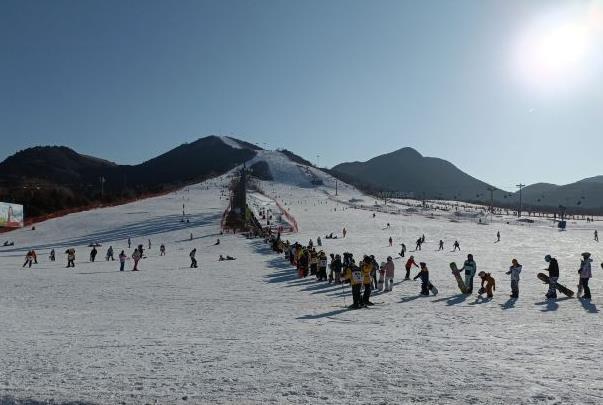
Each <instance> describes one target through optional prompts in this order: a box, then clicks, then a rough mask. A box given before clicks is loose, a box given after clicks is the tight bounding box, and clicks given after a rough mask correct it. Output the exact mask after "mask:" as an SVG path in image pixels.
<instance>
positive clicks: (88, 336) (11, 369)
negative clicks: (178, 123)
mask: <svg viewBox="0 0 603 405" xmlns="http://www.w3.org/2000/svg"><path fill="white" fill-rule="evenodd" d="M266 156H268V155H266ZM274 160H275V161H274V162H272V164H271V166H275V167H279V168H280V169H279V170H281V171H280V172H279V171H278V170H275V171H273V173H275V172H276V173H281V174H279V176H281V175H282V176H284V174H285V173H286V171H287V170H290V171H293V170H292V169H287V167H286V164H285V163H284V162H283V161H281V160H280V157H279V158H278V159H274ZM289 166H291V165H289ZM296 169H297V168H296ZM300 173H301V172H300ZM295 175H296V176H297V172H296V174H295ZM291 179H292V180H291ZM290 180H291V181H288V182H284V184H283V183H277V182H263V183H262V188H263V190H264V191H265V192H266V193H268V194H269V195H270V196H271V197H273V198H276V199H277V200H278V201H279V202H281V203H282V204H283V205H284V206H285V207H286V209H288V210H289V211H290V212H291V214H292V215H294V216H295V218H296V219H297V221H298V222H299V226H300V232H299V233H298V234H294V235H293V234H288V235H284V238H289V239H291V240H299V241H300V242H303V243H306V242H307V241H308V240H309V239H310V238H312V239H314V240H316V237H317V236H319V235H320V236H322V238H323V248H324V249H325V251H326V252H327V253H331V252H333V253H342V252H343V251H350V252H352V253H354V255H355V257H357V258H358V256H360V255H362V254H364V253H367V254H375V256H376V257H377V259H378V260H379V261H381V260H382V259H384V258H385V257H386V256H387V255H392V256H394V257H395V254H396V253H397V251H398V247H399V243H401V242H405V243H406V245H407V246H408V247H409V248H410V249H411V250H412V246H414V244H413V241H414V240H416V238H418V237H419V236H420V235H421V234H423V233H424V234H425V235H426V239H427V242H426V243H425V245H424V247H423V250H422V251H421V252H409V254H414V255H415V257H416V258H417V259H418V260H417V261H419V260H421V261H426V262H427V263H428V266H429V268H430V275H431V279H432V282H433V283H434V284H435V285H436V286H437V287H438V288H439V291H440V294H439V295H438V296H435V297H434V296H430V297H419V296H418V292H419V282H418V281H416V282H415V281H402V277H403V262H402V261H401V260H399V259H398V260H395V264H396V277H395V281H396V285H395V287H394V291H393V292H391V293H386V294H378V295H377V296H375V297H374V301H375V302H379V303H382V304H379V305H375V306H374V307H372V308H369V309H363V310H358V311H347V310H345V309H344V308H343V306H344V303H345V304H346V305H349V304H350V302H351V296H350V291H349V287H343V288H342V287H341V286H331V285H329V284H326V283H318V282H316V281H314V280H313V279H310V278H308V279H302V280H300V279H297V277H296V272H295V270H294V269H293V268H292V267H291V266H289V265H288V263H287V262H286V261H285V260H284V258H282V257H280V256H277V255H275V254H273V253H272V252H270V250H269V249H268V247H267V246H266V245H265V244H264V243H263V242H262V241H261V240H246V239H244V238H242V237H239V236H238V235H236V236H233V235H223V236H219V237H220V239H221V244H220V245H219V246H213V243H214V242H215V239H216V238H217V237H218V232H219V222H220V216H221V214H222V212H223V211H224V208H225V207H226V205H227V203H228V202H227V200H226V199H225V198H224V197H220V192H221V190H222V187H223V186H224V185H226V184H228V180H227V178H226V176H224V177H221V178H218V179H214V180H210V181H207V182H205V183H202V184H199V185H197V186H192V187H189V188H187V189H184V190H181V191H178V192H176V193H172V194H169V195H166V196H161V197H156V198H152V199H148V200H145V201H139V202H135V203H131V204H127V205H123V206H120V207H111V208H104V209H98V210H93V211H89V212H84V213H77V214H72V215H68V216H66V217H63V218H58V219H53V220H49V221H46V222H44V223H42V224H39V225H37V230H36V231H31V230H28V229H23V230H18V231H15V232H11V233H8V234H4V237H5V238H10V239H14V240H15V242H16V245H15V247H14V248H4V247H0V277H1V280H2V282H1V283H0V330H1V331H2V332H1V336H2V345H1V346H0V364H2V367H0V403H2V402H8V401H10V400H11V398H16V399H19V400H25V399H32V400H37V401H47V400H50V399H53V400H54V401H56V402H61V401H82V402H85V403H89V402H90V403H103V404H113V403H128V404H130V403H132V404H138V403H150V402H154V401H157V402H158V403H208V402H209V403H293V404H315V403H324V404H342V403H377V404H388V403H408V404H412V403H437V404H484V403H487V404H519V403H522V404H523V403H525V404H557V403H558V404H570V403H575V404H598V403H601V402H603V371H602V370H601V369H600V367H599V360H600V358H601V354H602V351H601V342H602V339H601V336H600V331H601V330H602V326H603V325H602V321H601V314H600V313H599V312H598V311H599V308H600V307H601V305H603V303H601V302H602V301H601V299H600V297H601V296H602V294H603V281H602V280H603V271H601V269H600V267H599V265H598V261H601V259H603V255H601V253H600V252H601V249H600V248H599V246H598V245H597V244H595V242H592V241H591V239H592V230H588V229H578V230H573V229H572V228H571V225H570V229H569V230H568V231H567V232H562V233H561V232H558V231H557V230H556V229H553V228H551V227H548V226H544V225H538V226H518V225H506V224H504V223H502V222H501V223H495V224H491V225H488V226H478V225H476V224H475V223H473V222H470V221H465V222H463V221H461V222H459V223H452V222H450V221H448V220H447V219H443V218H440V219H435V220H434V219H426V218H425V217H423V216H421V215H410V216H409V215H395V214H382V213H379V214H377V217H376V218H374V219H373V218H372V215H371V213H370V211H368V210H359V209H352V208H348V207H346V205H344V204H339V203H337V202H335V201H333V200H332V199H331V198H333V194H334V189H333V187H332V184H331V183H330V179H329V178H325V180H326V185H325V186H324V187H320V188H309V187H306V188H298V187H294V186H292V184H295V185H296V184H297V182H298V181H299V178H293V175H291V176H290ZM339 186H340V187H339V195H338V197H337V198H338V199H340V200H341V201H348V200H349V199H351V198H357V199H362V200H363V201H364V203H365V204H367V205H371V204H372V203H373V202H374V201H373V200H372V199H371V198H369V197H365V196H362V195H360V194H359V193H358V192H356V191H355V190H354V189H353V188H351V187H349V186H346V185H343V184H341V183H340V184H339ZM182 203H185V204H186V209H187V212H188V213H189V214H190V215H191V223H190V224H186V223H181V222H179V219H180V214H181V208H182ZM334 209H336V210H334ZM387 222H390V223H391V228H390V229H385V230H384V229H383V228H384V227H385V224H386V223H387ZM344 226H345V227H346V228H347V230H348V236H347V237H346V238H345V239H337V240H326V239H324V235H325V234H327V233H330V232H334V233H335V234H337V235H339V237H340V238H341V230H342V228H343V227H344ZM497 230H500V231H501V234H502V241H501V242H500V243H493V242H494V240H495V234H496V231H497ZM191 232H192V233H193V237H194V239H193V240H192V241H190V240H189V237H190V233H191ZM390 235H391V236H392V237H393V239H394V247H393V248H390V247H388V246H387V239H388V238H389V236H390ZM128 236H131V237H132V242H133V246H132V249H129V250H128V249H126V251H127V253H128V254H131V252H132V250H133V248H134V246H135V245H137V244H139V243H142V244H144V246H145V247H147V239H149V238H150V239H151V240H152V243H153V246H152V249H151V250H150V251H147V254H148V258H147V259H145V260H142V261H141V263H140V269H141V271H140V272H138V273H132V272H130V271H127V272H124V273H120V272H119V271H117V270H118V264H117V262H106V261H105V260H104V254H105V249H106V248H107V247H108V246H109V245H112V246H113V248H114V250H115V251H116V252H115V253H116V256H117V254H118V253H119V251H121V249H124V248H127V246H126V239H127V237H128ZM440 238H441V239H443V240H444V241H445V243H446V246H445V247H446V250H445V251H444V252H437V251H436V249H437V241H438V240H439V239H440ZM455 239H458V240H459V241H460V243H461V248H462V249H463V251H462V252H460V253H459V252H456V253H453V252H450V248H451V245H452V242H453V241H454V240H455ZM92 241H98V242H100V243H102V244H103V246H102V247H101V248H99V254H98V256H97V262H96V263H88V254H89V251H90V249H89V248H87V247H86V245H87V244H88V242H92ZM161 243H165V244H166V247H167V256H165V257H160V256H159V255H158V251H159V245H160V244H161ZM67 246H75V247H76V250H77V259H76V266H77V267H76V268H75V270H68V269H65V268H64V265H65V260H64V255H63V254H62V253H63V251H64V250H65V248H66V247H67ZM29 247H34V248H36V249H38V250H37V253H38V258H39V259H38V261H39V264H38V265H34V267H33V268H32V270H23V269H21V267H20V266H21V265H22V264H23V262H22V259H23V257H24V255H25V251H26V249H27V248H29ZM51 247H54V248H55V249H56V253H57V261H56V262H55V263H50V262H49V261H48V259H47V255H48V251H49V249H50V248H51ZM193 247H196V248H197V259H198V262H199V268H198V269H190V268H188V265H189V259H188V252H189V251H190V250H191V249H192V248H193ZM585 250H588V251H590V252H592V253H593V256H594V259H595V263H594V264H596V266H594V267H593V269H594V270H593V272H594V278H593V280H592V281H591V283H592V290H593V297H594V299H593V301H592V303H591V304H588V303H581V302H580V301H579V300H576V299H560V300H558V301H556V302H548V303H547V302H545V300H544V293H545V291H546V286H545V285H543V284H542V283H541V282H539V281H538V280H537V279H536V273H537V272H539V271H540V270H541V269H542V268H544V267H545V263H544V262H543V257H544V255H545V254H547V253H549V252H552V253H553V254H554V255H556V256H557V258H558V259H559V262H560V265H561V271H562V275H561V279H560V282H561V283H563V284H565V285H566V286H568V287H570V288H572V289H574V290H575V284H576V282H577V280H578V275H577V273H576V269H577V266H578V263H579V254H580V253H581V252H582V251H585ZM468 252H471V253H473V254H474V256H475V258H476V261H477V264H478V271H479V270H485V271H489V272H492V274H493V276H494V277H495V278H496V281H497V291H496V292H495V297H494V299H493V300H491V301H489V302H484V303H479V302H476V299H475V296H467V297H466V296H463V295H461V294H460V293H459V291H458V289H457V288H456V282H455V280H454V278H453V276H452V274H451V273H450V270H449V268H448V263H449V262H451V261H456V262H457V263H458V264H459V265H461V264H462V261H463V259H464V257H465V255H466V253H468ZM219 254H224V255H226V254H229V255H232V256H235V257H237V260H236V261H231V262H218V261H217V258H218V255H219ZM513 257H516V258H517V259H519V261H520V263H522V264H523V265H524V268H523V272H522V274H521V276H522V280H521V282H520V291H521V292H520V298H519V300H517V301H516V302H513V301H511V300H509V298H508V294H509V289H510V287H509V278H508V276H506V275H505V274H504V272H505V271H506V270H507V268H508V266H509V264H510V261H511V259H512V258H513ZM131 267H132V264H131V263H130V262H128V263H127V264H126V269H127V270H130V269H131ZM412 274H413V275H414V274H416V269H413V271H412ZM476 287H477V280H476ZM560 297H561V296H560ZM600 303H601V304H600ZM183 397H186V398H187V399H186V401H185V400H183V399H182V398H183Z"/></svg>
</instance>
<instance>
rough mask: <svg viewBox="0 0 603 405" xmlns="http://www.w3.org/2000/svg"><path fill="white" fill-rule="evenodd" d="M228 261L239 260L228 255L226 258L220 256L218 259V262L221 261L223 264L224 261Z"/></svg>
mask: <svg viewBox="0 0 603 405" xmlns="http://www.w3.org/2000/svg"><path fill="white" fill-rule="evenodd" d="M226 260H237V258H236V257H232V256H228V255H226V257H224V256H222V255H220V257H219V258H218V261H220V262H223V261H226Z"/></svg>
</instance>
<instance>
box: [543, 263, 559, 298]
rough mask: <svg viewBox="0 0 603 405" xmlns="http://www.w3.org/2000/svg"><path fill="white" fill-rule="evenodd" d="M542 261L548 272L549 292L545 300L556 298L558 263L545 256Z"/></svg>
mask: <svg viewBox="0 0 603 405" xmlns="http://www.w3.org/2000/svg"><path fill="white" fill-rule="evenodd" d="M544 261H545V262H547V263H548V264H549V267H548V269H546V271H548V272H549V291H548V292H547V293H546V298H557V280H559V263H557V259H555V258H554V257H551V255H546V256H545V257H544Z"/></svg>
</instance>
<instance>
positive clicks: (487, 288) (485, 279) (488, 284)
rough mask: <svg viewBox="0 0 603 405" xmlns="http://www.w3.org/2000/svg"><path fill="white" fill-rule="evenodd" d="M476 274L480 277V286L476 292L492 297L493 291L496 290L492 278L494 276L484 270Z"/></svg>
mask: <svg viewBox="0 0 603 405" xmlns="http://www.w3.org/2000/svg"><path fill="white" fill-rule="evenodd" d="M478 276H479V277H480V278H481V279H482V286H481V288H480V289H479V291H478V292H477V293H478V295H482V294H483V293H486V296H487V297H488V298H492V297H494V294H493V291H496V281H495V280H494V277H492V276H491V275H490V273H486V272H485V271H480V272H479V274H478Z"/></svg>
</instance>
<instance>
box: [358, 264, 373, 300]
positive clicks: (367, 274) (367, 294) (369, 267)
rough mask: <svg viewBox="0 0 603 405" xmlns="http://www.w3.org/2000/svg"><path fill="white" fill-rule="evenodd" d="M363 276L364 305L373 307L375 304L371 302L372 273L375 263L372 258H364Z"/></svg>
mask: <svg viewBox="0 0 603 405" xmlns="http://www.w3.org/2000/svg"><path fill="white" fill-rule="evenodd" d="M361 269H362V275H363V282H362V284H363V285H364V295H363V296H362V303H363V304H364V305H365V306H367V305H373V303H372V302H371V301H370V298H371V281H372V280H371V272H372V271H373V262H372V260H371V259H370V258H368V257H366V256H365V257H364V261H363V262H362V266H361Z"/></svg>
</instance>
